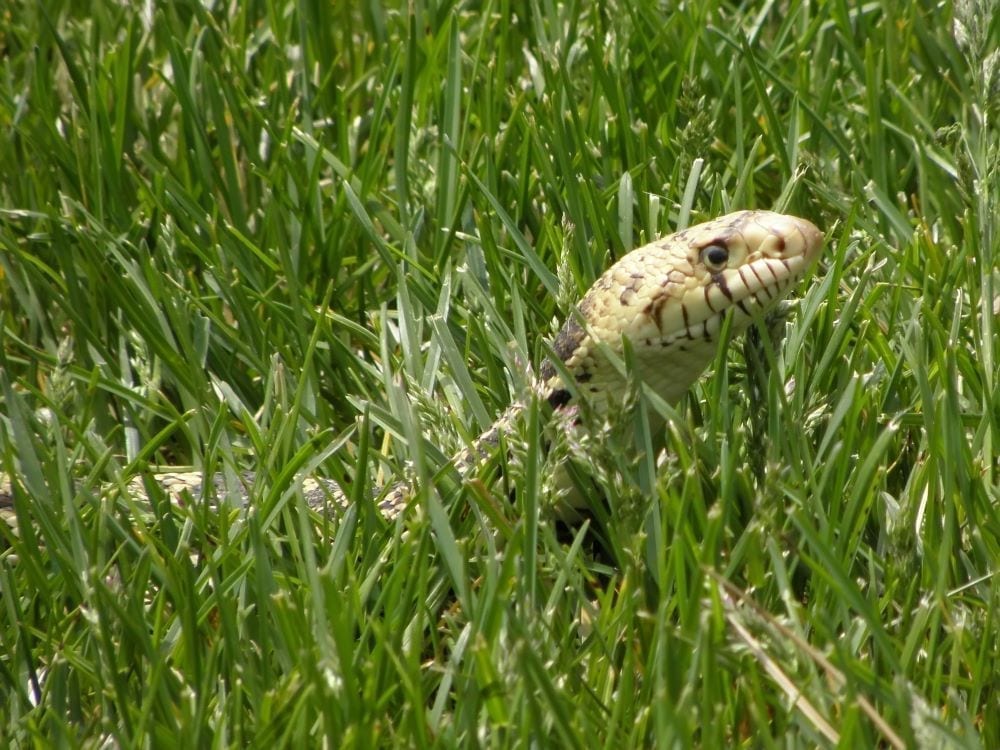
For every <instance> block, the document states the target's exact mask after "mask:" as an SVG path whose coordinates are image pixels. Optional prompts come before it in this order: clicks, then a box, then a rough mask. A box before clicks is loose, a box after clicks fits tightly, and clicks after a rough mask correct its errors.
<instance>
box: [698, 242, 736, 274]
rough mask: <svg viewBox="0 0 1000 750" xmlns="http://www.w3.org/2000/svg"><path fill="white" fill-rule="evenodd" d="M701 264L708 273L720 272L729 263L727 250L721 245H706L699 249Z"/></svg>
mask: <svg viewBox="0 0 1000 750" xmlns="http://www.w3.org/2000/svg"><path fill="white" fill-rule="evenodd" d="M701 262H702V263H704V264H705V265H706V266H708V269H709V270H710V271H721V270H722V269H723V268H725V267H726V264H727V263H729V250H727V249H726V248H725V247H723V246H722V245H708V246H706V247H703V248H702V249H701Z"/></svg>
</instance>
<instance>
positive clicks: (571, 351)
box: [542, 211, 823, 410]
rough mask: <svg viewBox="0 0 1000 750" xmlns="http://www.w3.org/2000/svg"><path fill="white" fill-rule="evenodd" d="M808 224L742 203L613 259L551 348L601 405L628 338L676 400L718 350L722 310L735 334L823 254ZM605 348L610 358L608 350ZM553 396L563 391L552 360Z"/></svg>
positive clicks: (560, 398) (641, 372) (641, 362)
mask: <svg viewBox="0 0 1000 750" xmlns="http://www.w3.org/2000/svg"><path fill="white" fill-rule="evenodd" d="M822 246H823V234H822V232H820V231H819V229H817V228H816V227H815V226H814V225H813V224H812V223H811V222H809V221H806V220H805V219H800V218H797V217H795V216H788V215H784V214H779V213H774V212H771V211H738V212H736V213H732V214H728V215H726V216H723V217H721V218H719V219H715V220H714V221H709V222H706V223H704V224H699V225H697V226H693V227H690V228H688V229H685V230H683V231H681V232H677V233H675V234H671V235H669V236H667V237H664V238H661V239H659V240H656V241H655V242H652V243H650V244H648V245H645V246H643V247H640V248H638V249H636V250H633V251H632V252H630V253H628V254H627V255H625V256H624V257H622V258H621V259H620V260H619V261H618V262H617V263H615V264H614V265H613V266H611V267H610V268H609V269H608V270H607V271H606V272H605V273H604V274H603V275H602V276H601V277H600V278H599V279H598V280H597V281H596V282H595V283H594V285H593V286H592V287H591V288H590V291H588V292H587V294H586V296H585V297H584V298H583V300H582V301H581V302H580V304H579V305H578V306H577V310H576V311H574V313H573V314H572V315H570V317H569V319H568V320H567V321H566V324H565V325H564V326H563V328H562V330H561V331H560V333H559V335H558V336H557V337H556V340H555V341H554V342H553V351H554V352H555V354H556V356H557V357H558V358H559V359H561V360H562V361H563V363H564V369H565V371H566V372H568V373H569V374H570V375H571V376H572V377H573V378H574V379H575V381H576V385H577V387H578V389H579V390H580V391H582V392H583V393H586V394H588V395H589V397H590V398H591V399H592V400H593V402H594V405H595V407H596V408H597V409H598V410H604V409H606V408H608V407H609V406H611V405H613V404H614V403H615V400H616V398H620V394H622V393H623V392H624V390H625V386H626V382H625V377H624V376H623V374H622V372H621V369H620V367H618V366H616V363H615V362H613V358H614V357H620V356H621V354H622V351H623V342H624V340H625V339H628V340H629V342H630V343H631V346H632V350H633V352H634V355H635V363H636V367H637V369H638V376H639V377H640V379H641V380H643V381H644V382H645V383H647V384H648V385H649V386H651V387H652V388H653V389H654V390H655V391H656V392H657V393H659V394H660V396H661V397H663V398H664V399H665V400H666V401H667V402H668V403H674V402H676V401H677V400H678V399H679V398H680V397H681V396H682V395H683V394H684V392H685V391H687V389H688V388H689V387H690V386H691V384H692V383H693V382H694V381H695V380H696V379H697V378H698V377H699V376H700V375H701V373H702V372H703V371H704V370H705V368H706V367H707V366H708V364H709V362H711V360H712V358H713V357H714V356H715V351H716V347H717V344H718V335H719V331H720V330H721V328H722V323H723V321H724V319H725V317H726V316H727V315H730V316H732V318H733V320H732V323H731V330H732V331H733V332H734V333H738V332H739V331H741V330H743V329H745V328H746V327H747V326H748V325H749V324H750V322H751V321H752V320H753V319H754V318H755V317H759V316H760V315H762V314H763V313H765V312H766V311H767V310H768V309H769V308H771V307H773V306H774V304H775V303H777V302H778V301H779V300H780V299H782V298H783V297H784V296H785V295H786V294H787V293H788V292H789V291H790V289H791V288H792V287H793V286H794V285H795V284H796V283H797V282H798V281H799V280H800V279H801V278H802V277H803V276H804V275H805V274H806V272H807V271H808V270H809V268H810V267H811V266H812V265H813V264H814V263H815V261H816V259H817V258H818V257H819V254H820V250H821V248H822ZM609 355H610V356H609ZM542 376H543V379H544V380H545V384H546V388H547V391H548V393H549V401H550V403H552V404H553V405H556V406H561V405H564V404H566V403H567V402H568V401H569V400H570V397H569V390H568V389H567V388H566V387H565V384H564V383H562V381H561V379H560V377H559V376H558V375H557V374H556V368H554V367H553V366H552V365H551V364H550V363H546V365H545V366H544V367H543V368H542Z"/></svg>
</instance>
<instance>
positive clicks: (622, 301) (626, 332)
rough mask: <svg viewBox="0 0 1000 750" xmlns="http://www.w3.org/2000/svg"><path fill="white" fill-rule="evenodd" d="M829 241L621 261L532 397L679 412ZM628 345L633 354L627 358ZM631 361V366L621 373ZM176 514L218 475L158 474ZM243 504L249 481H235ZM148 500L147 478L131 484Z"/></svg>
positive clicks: (388, 501) (3, 499)
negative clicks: (642, 402) (636, 394)
mask: <svg viewBox="0 0 1000 750" xmlns="http://www.w3.org/2000/svg"><path fill="white" fill-rule="evenodd" d="M823 241H824V236H823V233H822V232H821V231H820V230H819V229H818V228H817V227H816V226H815V225H814V224H813V223H812V222H810V221H808V220H806V219H802V218H798V217H796V216H791V215H787V214H781V213H776V212H773V211H737V212H734V213H730V214H727V215H725V216H722V217H719V218H717V219H714V220H711V221H707V222H705V223H702V224H697V225H695V226H691V227H688V228H686V229H683V230H681V231H678V232H675V233H673V234H670V235H667V236H665V237H662V238H660V239H657V240H655V241H653V242H650V243H649V244H646V245H643V246H642V247H639V248H637V249H635V250H632V251H631V252H629V253H627V254H625V255H623V256H622V257H621V258H620V259H619V260H618V261H617V262H615V263H614V264H613V265H611V266H610V267H609V268H608V269H607V270H606V271H605V272H604V273H603V274H602V275H601V276H600V277H599V278H598V279H597V281H595V282H594V284H593V286H591V288H590V289H589V291H587V293H586V294H585V295H584V297H583V298H582V299H581V300H580V301H579V303H577V304H576V306H575V307H574V309H572V310H570V313H569V314H568V315H567V317H566V320H565V323H564V324H563V326H562V328H561V330H560V331H559V333H558V334H557V335H556V336H555V338H554V340H553V341H552V342H551V347H550V352H551V353H550V355H549V357H548V358H547V359H546V360H545V361H544V362H543V364H542V366H541V367H540V368H539V371H538V375H537V378H536V380H535V383H534V388H535V390H536V392H537V393H538V394H539V395H540V397H541V398H542V399H544V400H545V401H547V402H548V404H549V405H551V407H552V408H553V409H554V410H557V411H560V412H563V413H565V412H566V411H567V410H570V409H573V408H574V406H575V405H576V404H577V402H578V401H579V400H581V399H585V400H586V401H587V403H588V406H589V407H590V408H591V409H592V410H593V412H592V413H594V414H596V415H598V416H601V415H605V416H607V415H611V414H612V413H613V412H614V411H615V410H616V409H619V408H621V407H622V406H623V399H624V398H625V397H626V394H627V393H628V392H629V383H630V378H637V379H638V381H639V382H641V383H643V384H644V385H645V386H647V387H648V388H649V389H651V390H652V392H653V393H655V394H656V395H658V396H659V397H660V398H661V399H663V401H664V402H666V403H667V404H676V403H677V402H678V401H679V400H680V399H681V397H682V396H683V395H684V394H685V393H686V392H687V390H688V389H689V388H690V387H691V386H692V384H694V382H695V381H696V380H698V378H699V377H700V376H701V375H702V373H703V372H704V371H705V370H706V369H707V368H708V366H709V364H710V363H711V362H712V360H713V358H714V357H715V356H716V352H717V350H718V346H719V340H720V337H721V334H722V332H723V331H724V330H727V328H726V327H725V323H726V321H727V318H728V319H729V325H728V330H729V331H730V333H731V334H732V335H736V334H738V333H740V332H741V331H743V330H745V329H746V328H747V327H748V326H749V325H750V324H751V323H752V321H754V320H759V319H761V318H762V317H763V316H764V315H765V314H766V313H767V312H768V311H769V310H771V309H772V308H774V307H775V306H776V305H777V304H778V303H779V301H780V300H782V299H783V298H784V297H786V296H787V295H788V293H789V292H790V290H791V289H792V288H793V287H794V286H795V285H796V284H797V283H798V282H799V281H800V280H802V279H803V277H804V276H805V275H806V274H807V272H808V271H809V270H810V268H811V267H812V266H813V265H814V264H815V262H816V261H817V259H818V257H819V255H820V252H821V249H822V247H823ZM626 346H627V347H628V348H629V350H630V351H629V353H628V357H626ZM626 358H627V359H628V361H629V364H630V366H629V367H628V368H625V367H623V366H622V365H623V362H624V360H625V359H626ZM524 406H525V402H524V400H521V401H519V402H515V403H514V404H513V405H512V406H510V407H509V408H508V409H507V410H505V412H504V413H503V414H502V415H501V416H500V417H498V418H497V420H496V421H495V422H494V423H493V425H492V426H491V427H490V428H489V429H488V430H487V431H486V432H484V433H483V434H481V435H480V436H479V437H478V438H476V439H475V440H474V441H472V444H471V445H470V446H469V447H468V448H466V449H464V450H463V451H461V452H460V453H459V454H457V455H456V456H454V457H453V458H452V461H451V462H452V463H453V465H454V466H455V469H456V471H457V472H458V475H459V476H460V477H465V476H469V475H470V473H471V472H473V471H474V470H475V469H476V467H477V466H479V465H481V463H482V462H483V461H484V460H485V459H486V457H487V456H488V455H489V454H490V452H491V450H492V449H493V448H494V447H495V446H496V445H497V444H498V443H499V442H500V439H501V436H502V435H503V434H504V432H505V431H506V430H508V429H509V428H510V427H511V425H512V422H513V420H514V419H515V418H516V416H517V414H518V413H520V412H521V411H522V410H523V409H524ZM152 476H153V477H154V479H156V481H157V482H158V484H159V486H160V487H161V488H162V490H163V491H164V493H165V494H166V496H168V497H169V498H170V499H171V500H172V501H173V502H175V503H183V502H184V501H185V499H191V498H198V497H201V496H202V494H203V492H204V491H205V490H207V491H208V493H209V494H212V495H215V496H220V497H221V496H224V495H225V494H226V482H225V480H224V478H223V477H222V476H221V475H213V476H212V477H209V485H208V486H206V481H205V477H204V475H203V474H202V473H201V472H197V471H170V470H162V471H155V470H154V471H153V472H152ZM240 480H241V483H242V485H243V489H244V495H243V497H241V498H240V499H241V500H243V501H245V502H246V501H248V500H249V491H250V488H251V487H252V485H253V482H254V475H253V473H252V472H245V473H243V474H241V475H240ZM126 486H127V487H128V491H129V492H130V493H133V494H134V495H136V496H138V497H144V496H145V494H146V490H145V486H144V483H143V478H142V477H141V476H136V477H134V478H132V479H131V480H130V482H129V483H128V484H127V485H126ZM300 490H301V492H302V494H303V497H304V498H305V501H306V503H307V504H308V505H309V506H310V507H311V508H313V509H315V510H322V509H327V508H330V507H331V506H332V507H334V508H337V509H343V508H346V507H347V506H348V504H349V502H350V501H349V499H348V497H347V493H345V492H344V490H343V489H342V488H341V486H340V485H339V484H338V483H337V482H335V481H334V480H332V479H326V478H323V477H315V476H307V477H305V478H303V479H302V480H301V486H300ZM15 494H16V493H15V490H14V485H13V483H12V482H11V481H10V478H9V477H5V476H3V475H0V509H6V511H5V512H6V513H8V514H9V513H10V512H11V509H12V508H13V506H14V501H15ZM415 494H416V490H415V486H414V483H413V482H407V481H400V482H397V483H395V484H393V485H391V486H390V487H389V488H388V489H387V490H385V491H384V492H381V493H377V495H376V498H375V502H376V505H377V508H378V510H379V511H380V513H381V515H383V516H384V517H385V518H386V519H389V520H392V519H395V518H397V517H398V516H399V515H400V514H401V513H402V512H403V510H404V509H406V507H407V506H408V505H409V504H410V501H411V500H412V498H413V497H414V495H415Z"/></svg>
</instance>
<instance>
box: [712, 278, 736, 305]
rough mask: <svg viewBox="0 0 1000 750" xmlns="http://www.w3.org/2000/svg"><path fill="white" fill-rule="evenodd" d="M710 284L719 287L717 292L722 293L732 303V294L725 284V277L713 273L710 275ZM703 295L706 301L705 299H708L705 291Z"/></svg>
mask: <svg viewBox="0 0 1000 750" xmlns="http://www.w3.org/2000/svg"><path fill="white" fill-rule="evenodd" d="M712 283H713V284H715V285H716V286H717V287H719V291H720V292H722V293H723V294H724V295H726V298H727V299H728V300H729V301H730V302H732V301H733V292H732V290H731V289H730V288H729V284H728V283H726V277H725V276H723V275H722V274H721V273H713V274H712ZM706 289H707V287H706ZM705 295H706V299H707V297H708V292H707V291H706V292H705Z"/></svg>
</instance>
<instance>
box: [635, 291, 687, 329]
mask: <svg viewBox="0 0 1000 750" xmlns="http://www.w3.org/2000/svg"><path fill="white" fill-rule="evenodd" d="M669 299H670V295H669V294H657V295H656V296H655V297H653V299H652V300H650V302H649V303H648V304H647V305H646V306H645V307H644V308H642V314H643V315H645V316H646V317H647V318H649V319H650V320H652V321H653V324H654V325H655V326H656V327H657V328H658V329H659V331H660V333H663V324H662V322H661V320H660V313H661V312H662V311H663V306H664V305H665V304H667V300H669ZM682 307H683V305H682Z"/></svg>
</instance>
